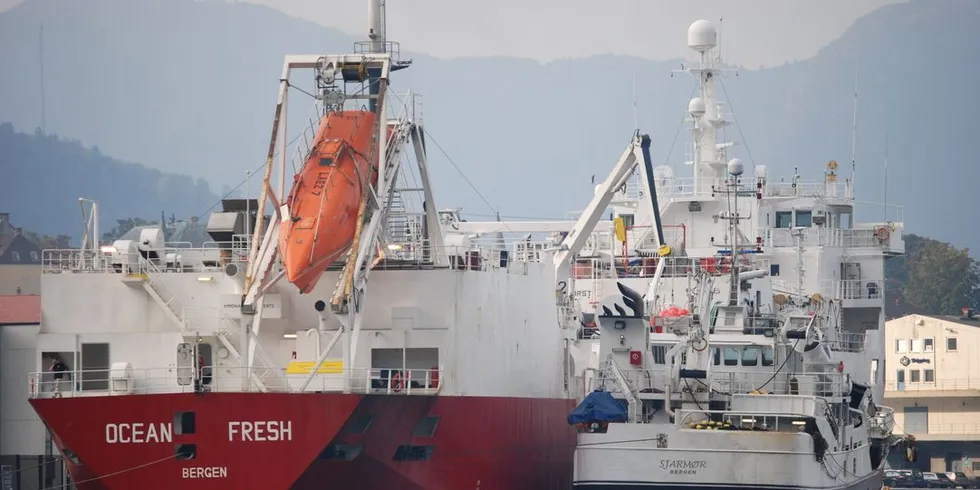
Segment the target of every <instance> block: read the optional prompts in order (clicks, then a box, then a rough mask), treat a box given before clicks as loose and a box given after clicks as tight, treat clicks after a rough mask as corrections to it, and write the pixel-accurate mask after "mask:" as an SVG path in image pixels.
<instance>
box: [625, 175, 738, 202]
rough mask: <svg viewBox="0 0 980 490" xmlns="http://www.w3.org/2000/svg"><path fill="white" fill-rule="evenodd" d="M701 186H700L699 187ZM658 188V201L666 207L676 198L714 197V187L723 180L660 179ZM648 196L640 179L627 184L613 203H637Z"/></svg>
mask: <svg viewBox="0 0 980 490" xmlns="http://www.w3.org/2000/svg"><path fill="white" fill-rule="evenodd" d="M698 184H700V186H699V185H698ZM654 185H656V187H657V200H658V201H660V204H661V205H665V204H666V203H667V202H669V201H670V200H673V199H675V198H694V197H704V198H709V199H710V198H711V197H712V191H711V187H712V186H720V185H722V180H721V179H715V178H713V177H699V178H697V179H696V178H694V177H668V178H659V179H656V180H655V181H654ZM645 194H646V183H644V182H641V181H640V180H639V179H631V180H630V181H629V182H627V183H626V187H625V190H624V192H620V193H618V194H617V195H616V196H614V197H613V201H617V200H620V201H636V200H639V199H642V198H643V197H644V195H645Z"/></svg>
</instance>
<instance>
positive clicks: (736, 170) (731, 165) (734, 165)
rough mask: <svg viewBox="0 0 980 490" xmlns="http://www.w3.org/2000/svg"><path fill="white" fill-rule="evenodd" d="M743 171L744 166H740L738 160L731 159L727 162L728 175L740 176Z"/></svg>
mask: <svg viewBox="0 0 980 490" xmlns="http://www.w3.org/2000/svg"><path fill="white" fill-rule="evenodd" d="M744 171H745V166H744V165H742V161H741V160H739V159H738V158H732V159H731V160H729V161H728V173H730V174H732V175H742V172H744Z"/></svg>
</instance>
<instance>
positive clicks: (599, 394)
mask: <svg viewBox="0 0 980 490" xmlns="http://www.w3.org/2000/svg"><path fill="white" fill-rule="evenodd" d="M627 417H628V414H627V412H626V407H624V406H622V405H621V404H620V403H619V402H618V401H617V400H616V399H615V398H613V396H612V395H611V394H609V392H608V391H599V390H596V391H593V392H592V393H589V396H587V397H585V400H582V403H581V404H579V406H577V407H575V410H572V413H570V414H568V423H569V424H570V425H575V424H583V423H585V424H588V423H592V422H626V419H627Z"/></svg>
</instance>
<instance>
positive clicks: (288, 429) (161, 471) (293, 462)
mask: <svg viewBox="0 0 980 490" xmlns="http://www.w3.org/2000/svg"><path fill="white" fill-rule="evenodd" d="M31 404H32V405H33V406H34V409H35V410H36V411H37V413H38V415H39V416H40V417H41V419H42V420H43V421H44V422H45V423H46V424H47V426H48V427H49V428H50V430H51V432H52V434H53V436H54V440H55V443H56V445H57V446H58V448H59V449H60V450H61V451H62V454H63V455H64V456H65V458H66V459H65V461H66V464H67V465H68V469H69V472H70V474H71V476H72V480H73V481H74V482H76V486H77V488H78V490H122V489H133V488H139V489H140V490H158V489H159V490H164V489H166V490H173V489H177V488H180V489H182V490H183V489H209V490H210V489H229V488H235V489H242V490H245V489H261V490H279V489H282V490H287V489H290V490H314V489H317V490H334V489H336V490H342V489H344V490H346V489H352V488H357V489H362V490H374V489H378V490H382V489H384V490H401V489H406V490H407V489H412V490H414V489H432V490H443V489H445V490H450V489H451V490H458V489H479V490H491V489H503V490H549V489H556V490H558V489H561V490H565V489H568V488H570V487H571V483H572V461H573V459H572V456H573V452H574V448H575V431H574V430H573V429H572V428H571V427H569V426H568V424H567V422H566V417H567V415H568V413H569V411H571V410H572V409H573V408H574V405H575V404H574V401H573V400H567V399H540V398H491V397H442V396H400V395H398V396H384V395H367V396H365V395H343V394H255V393H203V394H193V393H181V394H168V395H126V396H99V397H74V398H39V399H34V400H31ZM181 412H183V413H188V412H193V413H194V415H193V418H194V420H193V425H194V433H193V434H181V433H179V432H181V428H182V427H189V422H188V421H187V420H188V416H187V415H184V416H183V418H182V420H178V418H179V413H181ZM185 431H186V430H185ZM191 445H192V446H191ZM178 451H180V452H181V453H182V454H183V455H189V454H191V451H193V456H194V458H193V459H181V458H178V457H177V456H176V454H177V452H178Z"/></svg>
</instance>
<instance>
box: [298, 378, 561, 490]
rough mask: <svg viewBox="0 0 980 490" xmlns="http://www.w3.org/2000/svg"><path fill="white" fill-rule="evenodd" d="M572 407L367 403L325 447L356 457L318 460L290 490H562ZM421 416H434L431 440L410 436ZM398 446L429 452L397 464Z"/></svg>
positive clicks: (469, 400) (442, 400)
mask: <svg viewBox="0 0 980 490" xmlns="http://www.w3.org/2000/svg"><path fill="white" fill-rule="evenodd" d="M574 408H575V403H574V401H572V400H566V399H540V398H483V397H425V396H367V397H365V398H364V400H363V401H362V402H361V404H360V406H358V408H357V410H356V411H355V412H354V415H353V417H352V420H351V422H352V423H350V424H347V426H345V427H344V429H343V430H342V431H341V433H340V434H338V437H337V439H335V440H334V441H331V443H332V444H346V445H348V446H355V445H359V446H360V447H361V449H360V453H359V454H358V455H357V457H356V458H354V459H353V460H352V461H338V460H327V459H322V458H318V459H317V460H316V461H315V462H314V463H313V465H311V467H310V469H309V470H308V471H307V472H306V473H304V474H303V476H302V478H300V480H299V481H298V482H296V485H295V486H294V487H293V490H347V489H352V488H357V489H362V490H387V489H391V490H416V489H425V490H459V489H482V490H490V489H503V490H552V489H554V490H559V489H560V490H567V489H569V488H571V485H572V463H573V459H572V458H573V454H574V449H575V441H576V434H575V431H574V430H573V429H572V428H571V427H569V425H568V422H567V421H566V420H567V417H568V413H569V412H570V411H571V410H572V409H574ZM427 416H433V417H438V421H437V422H436V425H435V429H434V430H433V431H432V435H431V436H427V431H426V430H425V429H424V428H423V430H422V431H421V435H420V434H419V433H417V432H416V426H417V425H421V424H419V422H420V420H422V419H423V418H424V417H427ZM368 418H369V419H368ZM366 419H368V420H370V424H369V425H368V427H367V429H366V430H364V431H363V432H361V433H358V429H359V428H360V427H363V423H364V421H365V420H366ZM354 426H360V427H354ZM420 428H422V427H420ZM352 429H354V430H353V431H352ZM403 445H416V446H430V447H431V454H430V455H429V457H428V459H424V460H414V461H412V460H401V461H399V460H396V453H397V452H398V449H399V446H403Z"/></svg>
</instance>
